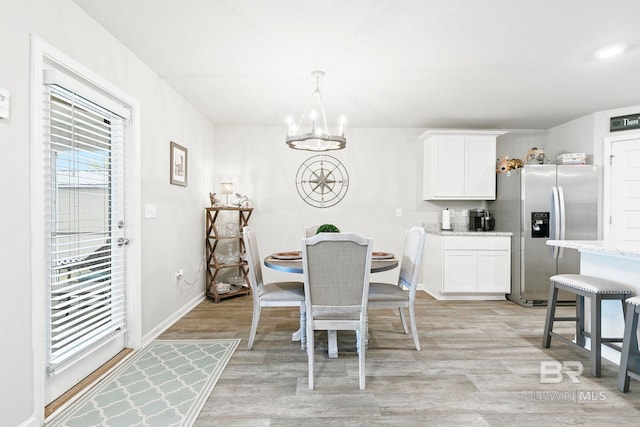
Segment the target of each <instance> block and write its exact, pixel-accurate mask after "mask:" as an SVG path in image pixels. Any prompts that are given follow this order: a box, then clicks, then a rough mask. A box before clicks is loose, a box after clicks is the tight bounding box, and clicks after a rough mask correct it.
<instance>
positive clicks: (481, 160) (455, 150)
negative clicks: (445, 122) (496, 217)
mask: <svg viewBox="0 0 640 427" xmlns="http://www.w3.org/2000/svg"><path fill="white" fill-rule="evenodd" d="M505 133H507V132H506V131H497V130H459V129H432V130H428V131H426V132H425V133H423V134H422V135H421V136H420V138H421V139H423V140H424V180H423V185H424V186H423V199H424V200H495V198H496V180H495V176H496V172H495V170H496V139H497V137H498V136H500V135H504V134H505Z"/></svg>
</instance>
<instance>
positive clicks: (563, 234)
mask: <svg viewBox="0 0 640 427" xmlns="http://www.w3.org/2000/svg"><path fill="white" fill-rule="evenodd" d="M558 196H559V200H560V203H559V205H560V240H565V239H566V230H567V227H566V223H565V221H566V219H567V215H566V213H565V203H564V190H563V189H562V187H558ZM563 251H564V248H560V251H559V252H558V258H562V252H563Z"/></svg>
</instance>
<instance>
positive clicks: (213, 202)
mask: <svg viewBox="0 0 640 427" xmlns="http://www.w3.org/2000/svg"><path fill="white" fill-rule="evenodd" d="M209 200H211V206H220V204H222V200H220V199H218V198H217V197H216V193H209Z"/></svg>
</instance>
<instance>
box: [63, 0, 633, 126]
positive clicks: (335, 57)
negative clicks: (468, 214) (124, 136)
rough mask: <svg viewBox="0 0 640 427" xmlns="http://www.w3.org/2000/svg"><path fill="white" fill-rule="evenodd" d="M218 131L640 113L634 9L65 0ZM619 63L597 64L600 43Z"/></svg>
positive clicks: (570, 2)
mask: <svg viewBox="0 0 640 427" xmlns="http://www.w3.org/2000/svg"><path fill="white" fill-rule="evenodd" d="M74 2H75V3H77V4H78V5H79V6H80V7H81V8H82V9H84V10H85V11H86V12H87V13H88V14H89V15H91V16H92V17H93V18H94V19H95V20H96V21H97V22H99V23H100V24H101V25H103V26H104V27H105V28H106V29H107V30H108V31H109V32H111V33H112V34H113V35H114V36H115V37H116V38H118V39H119V40H120V41H121V42H122V43H123V44H124V45H125V46H127V47H128V48H129V49H130V50H131V51H133V52H134V53H135V54H136V55H137V56H138V57H139V58H140V59H141V60H142V61H144V62H145V63H146V64H147V65H148V66H149V67H151V68H152V69H153V70H154V71H155V72H156V73H158V74H159V75H160V76H161V77H162V78H163V79H164V80H166V81H167V82H168V84H169V85H171V86H172V87H173V88H174V89H175V90H176V91H177V92H179V93H180V94H181V95H182V96H184V98H186V99H187V100H188V101H189V102H190V103H191V104H192V105H194V106H195V108H197V109H198V110H199V111H201V112H202V113H203V114H204V115H205V116H207V117H208V118H209V119H210V120H211V122H212V123H214V125H277V126H283V128H284V126H285V121H286V118H287V116H289V115H291V116H293V117H294V118H295V119H297V118H299V116H300V114H302V111H303V110H304V108H305V106H306V104H307V103H308V102H309V99H310V97H311V92H312V91H313V89H314V88H315V81H314V79H313V78H312V77H311V75H310V73H311V71H313V70H316V69H320V70H324V71H325V73H326V76H325V78H324V79H323V80H322V81H321V82H320V89H321V91H322V97H323V100H324V103H325V106H326V110H327V115H328V119H329V122H330V125H331V123H334V122H335V123H336V124H337V120H338V117H339V116H340V115H341V114H344V115H345V116H346V118H347V127H419V128H425V127H455V128H501V129H549V128H551V127H553V126H556V125H559V124H562V123H565V122H567V121H569V120H572V119H575V118H578V117H581V116H584V115H586V114H589V113H592V112H595V111H602V110H607V109H613V108H618V107H625V106H631V105H638V104H640V90H639V86H638V76H639V72H640V49H637V48H636V47H637V45H638V44H639V43H640V25H639V24H638V17H640V1H637V0H607V1H604V0H563V1H558V0H535V1H534V0H404V1H399V0H316V1H308V0H271V1H260V0H164V1H159V0H135V1H131V0H110V1H96V0H74ZM613 42H624V43H627V44H628V45H629V48H628V49H627V51H626V52H625V54H623V55H622V56H621V57H618V58H616V59H612V60H608V61H598V60H596V59H595V58H594V56H593V53H594V52H595V51H596V50H597V49H598V48H600V47H602V46H603V45H606V44H609V43H613Z"/></svg>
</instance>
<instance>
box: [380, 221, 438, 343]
mask: <svg viewBox="0 0 640 427" xmlns="http://www.w3.org/2000/svg"><path fill="white" fill-rule="evenodd" d="M425 236H426V233H425V231H424V228H422V227H412V228H411V229H410V230H409V231H408V232H407V236H406V238H405V245H404V252H403V254H402V261H401V263H400V274H399V276H398V283H379V282H372V283H371V284H370V285H369V308H370V309H374V310H375V309H379V308H397V309H398V311H399V312H400V320H401V321H402V328H403V329H404V333H405V334H406V333H408V330H407V321H406V318H405V312H404V309H405V308H408V309H409V319H410V321H411V334H412V335H413V341H414V343H415V345H416V350H418V351H419V350H420V340H419V339H418V328H417V326H416V310H415V302H416V288H417V287H418V279H419V273H420V265H421V263H422V253H423V251H424V242H425Z"/></svg>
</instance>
